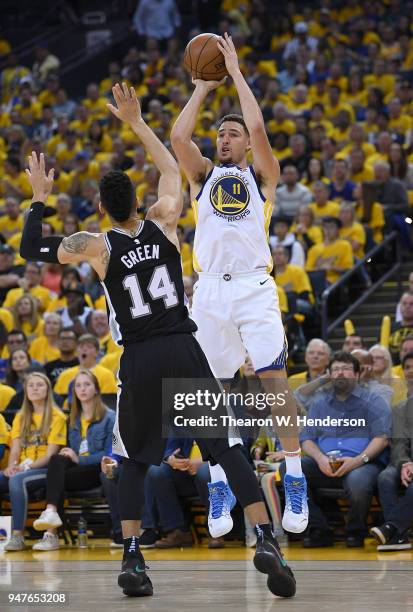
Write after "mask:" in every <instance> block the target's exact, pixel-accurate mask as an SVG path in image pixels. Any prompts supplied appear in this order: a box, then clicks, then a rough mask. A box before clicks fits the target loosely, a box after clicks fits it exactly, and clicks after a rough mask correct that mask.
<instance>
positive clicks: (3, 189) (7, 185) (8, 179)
mask: <svg viewBox="0 0 413 612" xmlns="http://www.w3.org/2000/svg"><path fill="white" fill-rule="evenodd" d="M31 194H32V190H31V187H30V183H29V179H28V178H27V174H26V173H25V172H23V171H22V168H21V164H20V161H19V159H18V158H17V157H14V156H12V155H9V157H8V158H7V159H6V160H5V162H4V174H3V176H2V178H0V196H1V197H3V198H6V197H7V196H12V197H15V198H17V199H18V200H24V198H29V197H30V196H31Z"/></svg>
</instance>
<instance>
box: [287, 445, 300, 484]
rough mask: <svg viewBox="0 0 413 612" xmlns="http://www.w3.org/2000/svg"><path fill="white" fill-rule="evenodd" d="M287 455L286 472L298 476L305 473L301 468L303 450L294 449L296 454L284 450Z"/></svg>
mask: <svg viewBox="0 0 413 612" xmlns="http://www.w3.org/2000/svg"><path fill="white" fill-rule="evenodd" d="M284 456H285V472H286V474H288V475H289V476H297V477H300V478H301V476H302V475H303V471H302V469H301V451H300V449H298V450H297V451H294V454H292V453H288V455H287V454H286V452H285V451H284Z"/></svg>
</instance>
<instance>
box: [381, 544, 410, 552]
mask: <svg viewBox="0 0 413 612" xmlns="http://www.w3.org/2000/svg"><path fill="white" fill-rule="evenodd" d="M411 547H412V545H411V544H410V543H409V544H379V545H378V546H377V550H378V551H379V552H382V551H387V552H391V551H392V550H394V551H395V552H396V551H398V550H410V549H411Z"/></svg>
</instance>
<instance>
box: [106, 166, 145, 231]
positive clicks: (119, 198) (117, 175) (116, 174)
mask: <svg viewBox="0 0 413 612" xmlns="http://www.w3.org/2000/svg"><path fill="white" fill-rule="evenodd" d="M99 192H100V201H101V202H102V206H103V208H104V209H105V210H106V212H107V213H108V214H109V216H110V217H112V219H114V220H115V221H118V222H119V223H122V222H123V221H127V219H129V217H130V216H131V213H132V210H133V206H134V204H135V201H136V196H135V189H134V187H133V184H132V181H131V180H130V178H129V177H128V175H127V174H125V173H124V172H121V171H120V170H111V171H110V172H108V173H107V174H105V175H104V176H103V177H102V178H101V179H100V182H99Z"/></svg>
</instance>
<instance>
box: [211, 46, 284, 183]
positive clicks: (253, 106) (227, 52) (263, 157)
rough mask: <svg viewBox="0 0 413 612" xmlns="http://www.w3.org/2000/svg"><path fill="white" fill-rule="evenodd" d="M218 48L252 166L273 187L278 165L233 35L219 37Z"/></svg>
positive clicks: (262, 179) (278, 174)
mask: <svg viewBox="0 0 413 612" xmlns="http://www.w3.org/2000/svg"><path fill="white" fill-rule="evenodd" d="M218 48H219V50H220V51H221V52H222V54H223V55H224V59H225V66H226V68H227V71H228V74H230V75H231V77H232V79H233V81H234V85H235V87H236V89H237V92H238V97H239V101H240V105H241V110H242V116H243V117H244V121H245V125H246V126H247V129H248V132H249V135H250V140H251V150H252V155H253V164H254V170H255V172H256V173H257V175H258V176H259V177H260V179H261V181H262V183H263V185H265V186H266V187H269V188H271V189H275V187H276V185H277V183H278V179H279V177H280V165H279V163H278V161H277V159H276V158H275V157H274V154H273V152H272V149H271V145H270V143H269V140H268V136H267V133H266V131H265V124H264V119H263V116H262V113H261V109H260V107H259V105H258V103H257V100H256V99H255V96H254V94H253V93H252V91H251V89H250V87H249V85H248V83H247V82H246V80H245V79H244V77H243V75H242V72H241V70H240V67H239V64H238V57H237V51H236V49H235V45H234V43H233V42H232V38H231V37H230V36H229V35H228V34H225V36H224V37H220V38H219V40H218Z"/></svg>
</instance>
